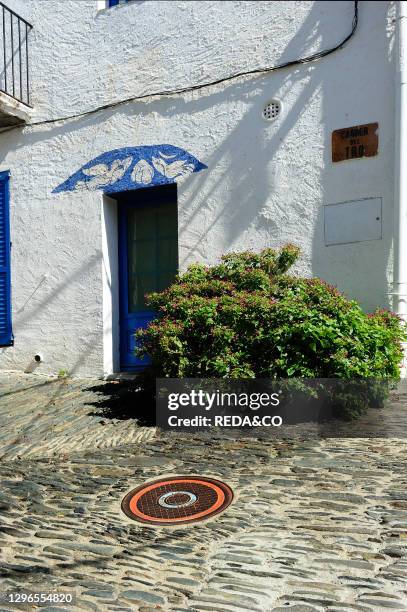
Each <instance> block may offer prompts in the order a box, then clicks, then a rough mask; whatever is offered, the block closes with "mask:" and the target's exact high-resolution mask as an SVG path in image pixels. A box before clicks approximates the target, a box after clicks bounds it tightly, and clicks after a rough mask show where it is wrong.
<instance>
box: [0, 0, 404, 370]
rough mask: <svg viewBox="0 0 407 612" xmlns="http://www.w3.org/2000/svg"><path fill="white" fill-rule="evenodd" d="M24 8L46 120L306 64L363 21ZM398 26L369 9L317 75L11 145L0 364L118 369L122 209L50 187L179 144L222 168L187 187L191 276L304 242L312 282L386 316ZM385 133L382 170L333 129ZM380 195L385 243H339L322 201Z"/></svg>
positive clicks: (308, 70)
mask: <svg viewBox="0 0 407 612" xmlns="http://www.w3.org/2000/svg"><path fill="white" fill-rule="evenodd" d="M13 8H14V9H15V10H17V12H20V14H21V15H22V16H23V17H25V18H26V19H28V20H29V21H31V23H32V24H33V25H34V29H33V31H32V35H31V44H30V47H31V48H30V51H31V82H32V87H31V92H32V103H33V106H34V111H33V117H32V120H33V121H41V120H46V119H51V118H58V117H62V116H65V115H72V114H76V113H80V112H84V111H87V110H90V109H93V108H94V107H96V106H100V105H104V104H108V103H110V102H113V101H117V100H121V99H124V98H128V97H131V96H135V95H143V94H146V93H150V92H156V91H160V90H163V89H173V88H176V87H183V86H185V85H187V84H195V83H198V82H203V81H210V80H212V79H217V78H219V77H221V76H222V75H224V76H227V75H229V74H231V73H233V72H237V71H242V70H245V69H247V70H250V69H253V68H256V67H258V66H265V65H274V64H277V63H280V62H283V61H286V60H291V59H296V58H298V57H300V56H304V55H309V54H310V53H312V52H313V51H316V50H319V49H322V48H329V47H332V46H334V45H335V44H336V43H337V42H339V41H340V40H341V39H342V38H343V37H344V36H345V35H346V34H347V33H348V32H349V30H350V25H351V21H352V17H353V2H351V1H339V2H325V1H317V2H306V1H305V2H304V1H299V2H289V3H288V2H286V3H281V2H258V1H253V2H252V1H244V2H237V1H236V2H220V1H214V2H212V1H208V2H190V1H172V2H167V1H162V2H157V1H149V2H138V1H135V2H133V3H129V4H128V5H125V6H120V7H115V8H113V9H111V10H98V3H97V2H96V0H78V1H73V0H72V1H71V0H65V1H64V2H61V1H60V0H47V1H46V2H44V1H43V0H30V2H25V1H22V0H18V1H17V0H14V1H13ZM392 17H393V5H392V3H390V2H366V1H362V2H361V3H360V24H359V28H358V31H357V33H356V35H355V36H354V37H353V39H352V40H351V41H350V42H349V44H348V45H347V46H346V47H345V48H344V49H343V50H340V51H338V52H336V53H334V54H332V55H330V56H328V57H326V58H324V59H322V60H320V61H318V62H315V63H313V64H308V65H303V66H298V67H295V68H293V69H290V70H281V71H278V72H273V73H270V74H268V75H266V76H261V77H257V78H246V79H241V80H240V81H237V82H233V83H228V84H225V85H218V86H216V87H212V88H210V89H205V90H202V91H198V92H194V93H190V94H184V95H182V96H175V97H170V98H160V99H153V100H150V101H148V100H147V101H143V102H131V103H128V104H126V105H123V106H119V107H116V108H114V109H110V110H105V111H102V112H99V113H97V114H93V115H89V116H86V117H82V118H78V119H77V120H73V121H69V122H59V123H54V124H50V125H46V126H41V127H40V126H37V127H26V128H24V129H15V130H12V131H9V132H7V133H5V134H0V170H6V169H9V170H10V171H11V235H12V243H13V247H12V287H13V328H14V335H15V345H14V347H10V348H6V349H1V350H0V368H3V369H26V368H27V367H30V364H31V360H32V357H33V356H34V354H35V353H38V352H40V353H41V354H42V355H43V357H44V362H43V363H42V364H41V365H40V368H39V370H38V371H41V372H44V373H55V372H58V370H60V369H67V370H69V371H71V372H73V373H74V374H77V375H84V376H95V375H97V376H99V375H103V374H104V373H105V374H106V373H108V370H109V368H113V365H110V366H109V363H110V364H112V363H113V360H114V358H113V357H111V356H109V355H110V352H111V351H112V345H113V344H114V342H112V339H111V338H110V339H109V337H108V334H109V331H108V329H109V325H110V327H112V321H114V324H113V327H114V329H116V328H117V321H116V320H115V319H114V315H112V313H111V312H110V310H109V304H107V303H106V287H107V286H108V283H107V276H106V274H107V273H106V248H107V247H106V244H107V241H108V237H109V236H110V239H111V240H113V238H112V236H111V231H110V229H111V228H110V229H109V228H108V230H107V232H106V231H105V230H103V226H104V224H105V221H104V219H106V217H108V218H109V215H110V216H111V214H110V213H111V211H110V212H109V211H107V213H106V210H104V212H103V214H102V211H103V197H102V194H101V192H100V191H95V192H74V193H62V194H57V195H55V194H52V193H51V192H52V190H53V188H54V187H56V186H57V185H58V184H59V183H61V182H62V181H64V180H65V179H66V178H67V177H68V176H69V175H71V174H72V173H73V172H75V171H76V170H77V169H78V168H80V167H81V166H82V165H83V164H84V163H86V162H87V161H88V160H90V159H92V158H94V157H96V156H97V155H99V154H101V153H103V152H105V151H109V150H111V149H114V148H120V147H125V146H139V145H149V144H159V143H170V144H172V145H175V146H178V147H181V148H184V149H186V150H187V151H189V152H190V153H191V154H192V155H194V156H196V157H197V158H198V159H199V160H200V161H202V162H203V163H205V164H206V165H207V166H208V169H207V170H204V171H202V172H200V173H197V174H194V175H192V176H190V177H188V178H186V179H184V180H183V182H181V183H180V184H179V187H178V195H179V223H180V237H179V242H180V262H181V267H182V268H185V266H186V265H187V264H188V263H190V262H192V261H196V260H200V261H207V262H214V261H216V260H217V259H218V257H219V256H220V255H221V254H222V253H223V252H225V251H228V250H231V249H234V250H241V249H245V248H254V249H260V248H262V247H265V246H278V245H281V244H282V243H284V242H288V241H290V242H294V243H296V244H298V245H300V246H301V248H302V250H303V257H302V259H301V262H300V264H299V266H298V268H297V269H298V270H299V271H300V272H301V273H304V274H307V275H317V276H320V277H322V278H324V279H326V280H328V281H329V282H333V283H334V284H337V285H338V286H339V288H340V289H342V290H344V291H345V292H346V293H348V295H350V296H351V297H354V298H356V299H358V300H360V301H361V302H362V304H363V306H364V307H365V308H367V309H373V308H375V307H376V306H384V307H386V306H387V307H388V306H389V298H388V291H389V290H390V289H389V283H390V282H391V270H392V258H391V249H392V239H393V148H394V145H393V142H394V126H393V122H394V116H393V115H394V111H393V109H394V65H393V57H392V44H393V27H394V26H393V21H392ZM274 97H277V98H279V99H280V100H281V101H282V103H283V111H282V113H281V115H280V117H279V118H278V120H277V121H275V122H274V123H267V122H265V121H264V120H263V118H262V116H261V111H262V108H263V105H264V103H265V102H267V101H268V100H269V99H271V98H274ZM376 121H377V122H379V155H378V156H377V157H375V158H371V159H362V160H355V161H349V162H343V163H337V164H332V163H331V161H330V159H331V147H330V138H331V132H332V130H334V129H337V128H342V127H347V126H352V125H356V124H361V123H370V122H376ZM368 197H381V198H382V201H383V238H382V240H377V241H371V242H361V243H357V244H351V245H337V246H331V247H325V246H324V237H323V206H324V205H325V204H332V203H335V202H343V201H348V200H356V199H361V198H368ZM104 206H105V207H106V201H105V204H104ZM103 251H105V253H103ZM109 265H110V264H109ZM111 265H112V266H113V267H112V269H113V270H114V269H115V268H114V266H115V265H116V264H115V263H114V262H111ZM103 287H105V290H103ZM115 299H116V298H115ZM106 347H108V348H106ZM106 351H108V352H109V355H106Z"/></svg>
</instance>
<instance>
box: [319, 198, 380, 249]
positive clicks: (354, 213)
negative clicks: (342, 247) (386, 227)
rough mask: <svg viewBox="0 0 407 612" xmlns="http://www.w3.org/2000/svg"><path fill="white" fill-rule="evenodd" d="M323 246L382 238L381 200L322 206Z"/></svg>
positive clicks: (374, 199) (368, 199)
mask: <svg viewBox="0 0 407 612" xmlns="http://www.w3.org/2000/svg"><path fill="white" fill-rule="evenodd" d="M324 235H325V246H331V245H334V244H349V243H351V242H364V241H366V240H381V238H382V198H366V199H364V200H354V201H351V202H339V203H338V204H327V205H325V206H324Z"/></svg>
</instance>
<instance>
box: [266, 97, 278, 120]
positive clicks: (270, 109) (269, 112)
mask: <svg viewBox="0 0 407 612" xmlns="http://www.w3.org/2000/svg"><path fill="white" fill-rule="evenodd" d="M280 113H281V102H280V100H270V102H267V104H266V105H265V106H264V108H263V119H265V120H266V121H274V120H275V119H277V117H278V116H279V114H280Z"/></svg>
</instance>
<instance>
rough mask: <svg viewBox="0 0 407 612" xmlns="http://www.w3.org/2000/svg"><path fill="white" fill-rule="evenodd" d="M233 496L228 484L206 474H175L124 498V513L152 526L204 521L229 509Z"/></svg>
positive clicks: (136, 490)
mask: <svg viewBox="0 0 407 612" xmlns="http://www.w3.org/2000/svg"><path fill="white" fill-rule="evenodd" d="M232 499H233V492H232V489H231V488H230V487H228V485H226V484H225V483H224V482H221V481H220V480H215V479H214V478H205V477H204V476H173V477H170V478H160V480H155V481H153V482H147V483H145V484H143V485H141V486H140V487H137V489H133V490H132V491H130V493H128V494H127V495H126V497H125V498H124V499H123V501H122V510H123V512H124V513H125V514H126V515H127V516H128V517H129V518H131V519H134V520H135V521H140V522H141V523H148V524H149V525H175V524H177V525H180V524H184V523H193V522H195V521H202V520H203V519H207V518H209V517H210V516H213V515H215V514H218V513H219V512H222V511H223V510H225V509H226V508H227V507H228V506H229V504H230V503H231V501H232Z"/></svg>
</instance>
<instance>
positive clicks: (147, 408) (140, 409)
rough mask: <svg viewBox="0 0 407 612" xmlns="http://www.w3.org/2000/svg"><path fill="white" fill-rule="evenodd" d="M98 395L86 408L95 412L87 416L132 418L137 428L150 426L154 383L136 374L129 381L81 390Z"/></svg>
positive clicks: (152, 420) (97, 385) (153, 403)
mask: <svg viewBox="0 0 407 612" xmlns="http://www.w3.org/2000/svg"><path fill="white" fill-rule="evenodd" d="M84 391H85V392H89V391H90V392H92V393H95V394H96V395H97V396H98V399H96V400H95V401H93V402H88V403H87V404H86V405H87V406H94V408H95V410H93V411H92V412H89V413H88V416H97V417H103V418H105V419H118V420H121V421H124V420H128V419H133V420H134V421H136V422H137V425H139V426H140V427H154V426H155V424H156V418H155V380H152V379H150V378H149V377H148V376H145V375H143V374H140V375H138V376H136V377H135V378H134V379H132V380H119V381H111V382H102V381H101V382H100V384H96V385H93V386H92V387H88V388H87V389H84Z"/></svg>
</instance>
